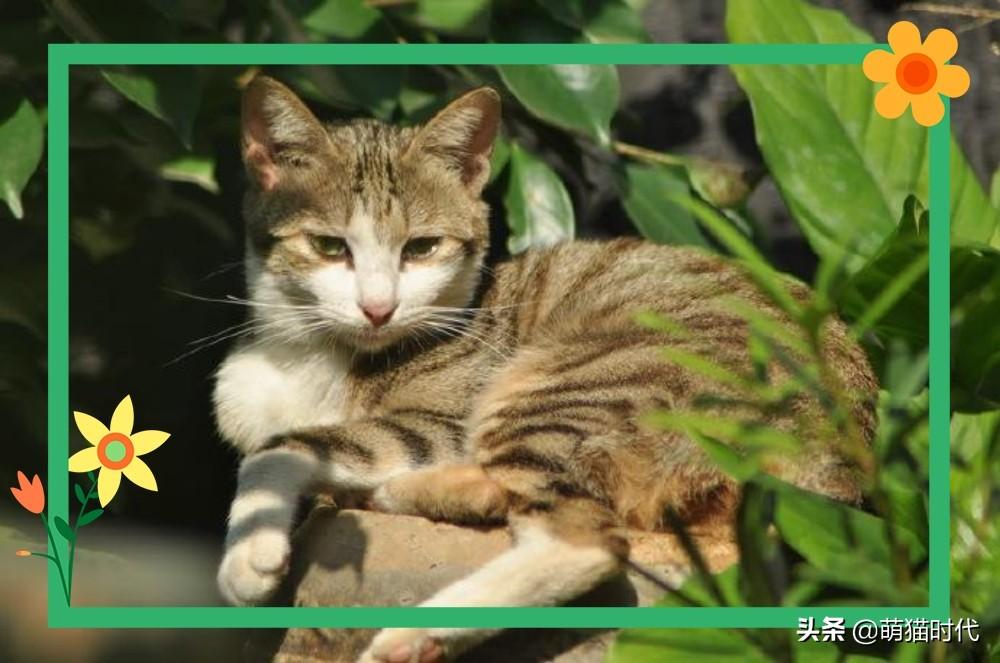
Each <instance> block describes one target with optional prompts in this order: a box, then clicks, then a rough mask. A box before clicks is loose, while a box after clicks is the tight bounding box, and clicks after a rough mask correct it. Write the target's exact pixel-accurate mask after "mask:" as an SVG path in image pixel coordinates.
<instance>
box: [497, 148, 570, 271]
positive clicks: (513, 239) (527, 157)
mask: <svg viewBox="0 0 1000 663" xmlns="http://www.w3.org/2000/svg"><path fill="white" fill-rule="evenodd" d="M503 202H504V207H506V209H507V224H508V225H509V226H510V232H511V234H510V238H509V239H508V240H507V247H508V248H509V249H510V252H511V253H521V252H522V251H525V250H527V249H529V248H536V247H542V246H550V245H552V244H557V243H559V242H562V241H565V240H569V239H573V234H574V227H575V225H576V224H575V219H574V217H573V204H572V202H571V201H570V198H569V193H568V192H567V191H566V187H565V186H563V183H562V180H560V179H559V176H558V175H557V174H556V173H555V171H553V170H552V169H551V168H549V167H548V166H547V165H546V164H545V162H544V161H542V160H541V159H539V158H538V157H536V156H535V155H533V154H531V153H530V152H528V151H527V150H525V149H524V148H523V147H521V146H520V145H519V144H517V143H512V144H511V146H510V177H509V180H508V184H507V192H506V193H505V194H504V198H503Z"/></svg>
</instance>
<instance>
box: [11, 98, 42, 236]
mask: <svg viewBox="0 0 1000 663" xmlns="http://www.w3.org/2000/svg"><path fill="white" fill-rule="evenodd" d="M0 99H2V101H0V199H2V200H3V201H4V202H6V203H7V207H9V208H10V212H11V214H13V215H14V217H15V218H17V219H20V218H23V217H24V207H23V206H22V205H21V192H22V191H24V187H25V186H26V185H27V184H28V180H29V179H31V175H32V173H34V172H35V169H36V168H37V167H38V162H39V161H41V159H42V147H43V143H44V137H43V135H42V133H43V132H42V122H41V120H40V119H39V117H38V113H37V112H35V109H34V107H33V106H32V105H31V103H30V102H29V101H28V100H27V99H25V98H24V97H20V96H17V95H15V94H13V93H12V92H11V91H10V90H7V89H0Z"/></svg>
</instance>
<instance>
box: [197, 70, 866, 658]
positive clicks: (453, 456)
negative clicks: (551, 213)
mask: <svg viewBox="0 0 1000 663" xmlns="http://www.w3.org/2000/svg"><path fill="white" fill-rule="evenodd" d="M497 116H498V103H497V98H496V95H495V94H494V93H493V92H492V91H489V90H479V91H475V92H472V93H470V94H468V95H466V96H465V97H462V98H461V99H459V100H458V101H457V102H455V103H454V104H453V105H452V106H450V107H449V108H448V109H446V110H445V111H442V113H441V114H440V115H438V116H437V118H435V120H433V121H432V122H431V123H430V125H429V126H428V127H426V128H424V129H423V130H421V131H414V130H411V129H396V128H393V127H387V126H384V125H381V124H377V123H372V122H360V123H354V124H348V125H342V126H336V127H322V128H321V127H320V125H319V124H318V123H316V122H315V121H314V120H313V119H312V116H311V115H309V114H308V111H307V110H305V107H304V106H302V104H301V102H299V101H298V100H297V99H296V98H295V97H294V95H292V94H291V92H289V91H288V90H287V89H285V88H284V87H283V86H280V85H279V84H277V83H275V82H273V81H270V80H268V79H257V80H256V81H254V82H253V83H252V84H251V86H250V89H249V90H248V92H247V94H246V101H245V107H244V155H245V160H246V161H247V165H248V169H249V171H250V173H251V175H252V176H253V177H252V179H253V184H254V186H252V187H251V192H250V194H248V204H247V217H248V228H249V233H248V234H249V237H250V242H249V244H250V246H249V248H248V267H249V273H250V291H251V295H252V299H253V300H254V301H255V302H258V303H259V306H258V307H257V309H256V310H255V312H254V315H255V316H257V317H258V318H259V319H260V320H261V321H262V322H261V325H262V331H261V332H260V333H259V334H258V337H257V339H256V340H253V339H252V340H250V341H249V342H245V343H244V344H242V345H241V346H240V347H238V348H237V349H236V350H234V352H233V353H232V355H231V356H230V358H229V359H227V361H226V363H225V364H224V366H223V367H222V368H221V369H220V373H219V384H218V388H217V393H216V407H217V415H218V419H219V425H220V430H221V431H222V433H223V435H224V436H225V437H226V438H227V439H229V440H230V441H231V442H233V443H234V444H236V445H237V446H238V447H239V448H240V449H241V450H242V451H243V452H244V453H245V454H246V458H245V459H244V460H243V462H242V465H241V469H240V476H239V489H238V494H237V496H236V499H235V501H234V504H233V508H232V513H231V516H230V533H229V537H228V540H227V553H226V556H225V559H224V561H223V564H222V566H221V568H220V573H219V579H220V586H221V587H222V590H223V592H224V594H225V595H226V596H227V598H228V599H230V600H231V601H233V602H236V603H252V602H256V601H260V600H262V599H265V598H267V596H268V595H269V593H270V592H271V591H272V590H273V589H274V588H275V586H276V585H277V583H278V581H279V580H280V577H281V574H282V572H283V569H284V568H285V564H286V562H287V557H288V554H289V547H288V546H289V543H288V540H289V539H288V534H289V531H290V529H291V527H292V525H293V518H294V510H295V506H296V503H297V501H298V499H299V498H300V497H302V496H304V495H308V494H309V493H311V492H315V491H332V492H333V493H334V494H346V493H356V492H360V493H363V494H368V495H370V496H371V499H372V500H373V501H374V503H375V505H376V506H378V507H379V508H382V509H385V510H389V511H394V512H400V513H409V514H417V515H424V516H427V517H430V518H436V519H443V520H449V521H454V522H460V523H484V522H497V523H508V524H509V526H510V527H511V528H512V529H513V532H514V535H515V540H516V542H517V543H516V545H515V547H514V548H513V549H512V550H511V551H510V552H509V553H507V554H505V555H503V556H501V557H500V558H498V559H496V560H494V561H493V562H491V563H489V564H488V565H487V566H486V567H484V568H483V569H481V570H480V571H478V572H476V573H475V574H473V575H472V576H470V577H469V578H467V579H465V580H463V581H461V582H460V583H458V584H457V585H455V586H452V587H449V588H446V589H444V590H443V591H442V592H440V593H439V594H438V595H437V596H435V597H433V598H431V599H430V600H429V601H427V603H426V604H427V605H455V606H463V605H469V606H476V605H543V604H554V603H559V602H563V601H566V600H568V599H571V598H573V597H574V596H576V595H578V594H580V593H582V592H584V591H585V590H587V589H589V588H590V587H592V586H593V585H595V584H596V583H598V582H600V581H601V580H603V579H605V578H606V577H608V576H609V575H611V574H614V573H616V572H618V571H619V570H620V568H621V564H622V562H623V561H624V560H625V559H626V558H627V556H628V545H627V541H626V538H625V536H624V531H625V529H626V528H637V529H643V530H658V529H663V528H664V527H665V526H666V522H665V514H666V513H667V512H668V511H671V512H673V513H674V514H676V515H677V516H678V517H679V518H680V519H681V520H682V521H683V522H684V523H685V524H686V525H687V526H688V527H689V528H691V529H692V530H695V531H700V532H702V533H703V534H707V535H709V536H711V535H713V534H714V535H716V536H718V537H720V538H727V537H729V536H730V525H731V521H732V517H733V514H734V512H735V508H736V505H737V503H738V499H739V496H738V494H737V491H736V487H735V485H734V483H733V482H732V481H731V480H730V479H729V478H727V477H726V476H725V475H724V474H722V473H721V472H720V471H719V470H718V469H716V467H715V466H714V465H713V463H711V462H710V461H709V460H708V459H707V458H706V456H705V455H704V453H703V452H702V451H701V450H700V449H699V447H698V446H697V445H696V444H695V443H693V442H692V441H691V440H690V439H688V438H686V437H685V436H684V435H681V434H679V433H670V432H663V431H655V430H651V429H648V428H645V427H643V426H642V425H640V424H639V422H638V421H637V419H638V418H639V417H640V416H641V415H642V414H643V413H645V412H648V411H650V410H653V409H656V408H668V409H681V408H685V407H687V406H689V405H690V404H691V403H692V400H693V399H694V398H696V397H697V396H698V395H700V394H704V393H711V392H714V393H718V392H719V385H718V384H714V383H710V382H709V381H708V380H707V379H706V378H704V377H702V376H700V375H699V374H697V373H695V372H692V371H690V370H686V369H684V368H682V367H680V366H678V365H675V364H671V363H669V362H667V361H665V360H664V358H663V356H662V354H661V353H660V351H659V348H661V347H662V346H663V345H664V344H665V343H666V342H668V341H669V343H670V344H671V345H672V346H673V347H676V348H679V349H682V350H685V351H688V352H691V353H696V354H701V355H705V356H707V357H710V358H712V359H713V360H714V361H717V362H720V363H722V364H724V365H729V366H732V367H734V368H737V369H740V370H743V369H745V368H746V367H747V366H748V363H749V360H748V354H747V352H748V351H747V327H746V324H745V323H744V322H743V319H742V318H741V317H740V316H739V315H737V314H735V313H733V312H732V306H731V305H730V302H731V301H732V299H733V298H736V299H739V300H742V301H743V302H744V303H746V304H749V305H751V306H753V307H756V308H757V309H759V310H760V311H762V312H765V313H768V314H769V315H771V316H773V317H775V318H777V319H782V315H781V314H780V313H779V312H778V311H777V310H775V309H774V307H773V306H772V305H771V304H770V303H769V300H768V299H767V298H766V297H764V296H763V295H762V294H761V293H760V292H759V291H758V290H757V288H756V287H755V286H754V285H753V284H752V282H751V281H750V280H749V279H748V278H747V277H746V275H745V274H744V273H743V271H742V270H741V268H740V267H738V266H736V265H734V264H732V263H729V262H726V261H724V260H721V259H719V258H718V257H715V256H712V255H709V254H707V253H705V252H702V251H698V250H694V249H684V248H671V247H665V246H655V245H652V244H649V243H646V242H642V241H639V240H634V239H621V240H616V241H612V242H606V243H598V242H573V243H567V244H563V245H559V246H555V247H552V248H549V249H545V250H537V251H532V252H529V253H527V254H525V255H523V256H520V257H518V258H515V259H513V260H511V261H509V262H506V263H503V264H501V265H498V266H496V267H495V268H494V269H489V270H485V272H484V273H485V280H484V281H483V282H481V283H480V280H479V279H480V273H481V265H482V260H483V256H484V254H485V250H486V243H487V238H488V229H487V227H486V219H487V210H486V208H485V205H484V204H483V203H482V202H481V200H480V199H479V194H480V191H481V188H482V186H483V184H484V182H485V179H486V176H487V174H488V166H487V165H486V158H487V157H488V155H489V150H490V146H491V144H492V139H493V136H494V133H495V130H496V122H497ZM283 132H284V133H283ZM304 210H308V212H305V211H304ZM310 224H312V225H310ZM324 224H326V225H325V226H324ZM317 225H319V226H320V227H319V228H318V229H317V227H316V226H317ZM323 228H326V230H323ZM414 228H423V230H414ZM428 229H430V230H428ZM316 232H329V233H331V234H335V235H338V236H345V237H348V238H355V239H351V247H352V253H351V254H350V256H349V259H350V260H352V261H353V264H344V265H343V266H342V269H341V267H337V269H338V270H340V271H336V272H335V277H336V278H337V279H340V280H344V279H356V280H357V282H356V288H354V290H352V292H355V291H356V294H357V297H358V304H357V306H361V307H363V306H366V305H367V304H366V300H365V298H366V297H369V296H370V292H371V288H375V290H377V287H376V286H371V284H366V283H365V282H364V279H365V278H368V277H367V276H366V275H365V274H363V273H361V272H363V271H364V269H366V268H364V267H363V266H362V262H363V260H362V257H361V255H357V256H355V255H354V253H353V249H354V247H355V246H358V248H359V251H358V253H359V254H360V252H361V251H362V250H363V249H362V248H361V247H362V245H363V243H364V235H365V233H368V234H369V235H370V236H369V238H368V239H369V241H374V242H375V243H376V244H378V245H379V246H395V247H397V248H396V249H394V250H396V251H397V252H396V253H395V255H397V256H398V255H399V253H398V247H399V246H401V245H403V244H405V242H406V241H407V237H412V236H426V234H427V233H428V232H432V233H433V234H434V236H435V237H443V238H444V239H443V240H442V241H441V242H440V244H439V248H438V249H437V251H436V252H435V254H434V255H433V256H432V257H431V258H429V261H428V262H427V263H421V264H413V265H403V264H402V263H400V265H398V266H397V271H396V272H394V273H393V274H394V275H390V277H389V278H395V279H396V282H395V286H394V288H395V290H394V291H393V292H394V293H395V294H394V296H395V298H396V300H397V303H398V307H399V308H398V309H397V310H398V314H395V313H391V315H398V318H399V320H400V322H399V328H398V329H392V328H391V324H390V325H387V326H388V327H390V329H387V330H386V331H385V332H384V334H383V333H382V332H378V331H377V330H371V329H367V328H362V327H360V326H359V325H361V324H363V323H356V322H345V321H344V320H343V319H341V318H336V319H334V320H332V321H330V320H327V322H329V324H328V325H324V324H323V319H322V317H321V318H320V320H319V322H317V321H316V320H314V319H313V318H312V317H306V318H302V317H298V318H294V319H293V320H292V321H291V322H290V323H289V325H290V326H289V325H286V324H285V323H286V322H288V321H287V320H286V321H285V322H283V321H282V315H283V314H284V313H286V312H287V311H292V312H293V313H294V314H295V315H299V314H302V315H305V313H303V312H304V311H307V310H308V309H309V307H312V308H313V309H316V308H322V306H323V305H324V300H323V296H324V295H323V294H322V292H319V294H317V292H318V291H317V290H316V289H317V288H318V287H319V286H317V285H316V283H317V282H316V281H315V280H311V279H313V277H312V276H309V277H308V278H307V277H306V275H313V274H315V273H319V272H322V270H324V269H332V268H331V267H329V265H327V263H326V262H325V261H324V260H325V259H324V257H323V256H317V254H316V252H315V251H313V250H312V249H310V247H309V246H307V245H306V243H305V241H304V240H302V239H301V237H299V236H300V235H301V236H308V235H309V233H316ZM373 237H374V239H373ZM357 238H360V239H357ZM397 262H398V261H397ZM435 265H437V266H435ZM445 265H449V266H448V267H447V270H446V268H445ZM372 269H374V268H372ZM435 270H438V271H437V272H436V271H435ZM441 270H446V271H447V276H448V278H444V277H442V276H441V273H444V272H442V271H441ZM390 271H391V270H390ZM439 272H441V273H439ZM407 279H409V280H410V281H412V282H419V283H420V284H421V285H420V286H419V287H418V286H417V285H412V284H411V285H410V286H407V282H408V281H407ZM425 282H428V283H430V282H433V283H434V284H436V285H435V287H436V288H437V289H436V290H435V291H434V293H432V294H433V297H432V299H431V300H430V303H426V302H423V303H422V308H421V306H414V307H412V311H411V313H409V314H408V313H407V311H406V308H405V305H406V288H407V287H410V288H411V290H412V292H413V293H418V294H414V295H413V296H414V297H418V296H421V297H423V296H426V292H425V291H426V290H427V287H426V286H425V285H423V284H424V283H425ZM788 287H789V289H790V290H791V292H792V294H793V295H794V296H797V297H800V298H801V297H804V296H806V294H807V292H806V290H805V288H804V287H803V286H799V285H795V284H789V286H788ZM419 293H423V294H419ZM383 295H384V293H383ZM331 296H333V295H331ZM351 296H354V295H351ZM437 304H441V306H440V307H438V308H435V306H436V305H437ZM350 305H351V306H353V305H354V303H353V302H350ZM283 307H284V308H283ZM294 307H300V308H294ZM446 307H450V308H446ZM424 309H428V310H424ZM430 309H433V310H430ZM640 310H648V311H655V312H659V313H662V314H664V315H666V316H668V317H669V318H671V319H672V320H674V321H676V322H677V323H680V325H682V326H683V327H684V328H686V329H687V330H688V332H689V333H687V334H681V335H674V336H671V337H669V339H668V338H667V337H665V336H664V335H663V334H662V333H658V332H654V331H651V330H648V329H645V328H642V327H640V326H638V325H637V324H636V323H635V321H634V315H635V313H636V312H637V311H640ZM313 314H315V311H313ZM407 315H410V317H409V318H407V317H406V316H407ZM421 316H423V317H421ZM355 317H357V316H355ZM394 319H395V318H394ZM352 320H353V318H352ZM296 324H298V325H300V326H302V327H303V328H306V329H307V332H304V333H302V334H295V333H294V329H295V325H296ZM275 328H278V329H279V331H281V332H282V333H281V334H278V337H277V338H276V337H275V335H274V334H273V333H268V332H269V331H273V330H274V329H275ZM825 352H826V353H827V354H828V356H829V358H830V364H831V365H832V366H835V367H836V368H837V370H838V372H839V377H840V379H841V380H842V381H843V384H844V386H845V388H846V389H847V390H850V392H851V393H852V394H854V395H855V396H856V403H857V406H856V408H855V411H854V416H855V418H856V419H857V423H858V424H859V425H860V427H861V429H862V430H863V431H864V435H865V436H866V437H869V438H870V436H871V434H872V431H873V429H874V426H875V421H874V414H873V409H872V402H873V396H874V394H875V393H876V389H877V387H876V384H875V381H874V378H873V376H872V373H871V370H870V369H869V367H868V364H867V362H866V359H865V357H864V354H863V352H862V351H861V349H860V348H859V347H858V346H857V345H856V344H855V343H854V342H853V341H851V340H850V339H849V337H848V335H847V333H846V330H845V328H844V326H843V325H841V324H840V323H839V322H835V321H834V322H831V323H829V324H828V326H827V328H826V332H825ZM771 370H772V376H773V377H774V379H776V380H780V379H781V378H782V375H783V373H782V368H781V366H780V365H777V364H775V365H774V366H772V367H771ZM719 407H720V413H721V412H723V406H721V405H720V406H719ZM727 412H729V411H728V410H727ZM821 412H822V411H821V410H820V408H819V407H818V405H817V404H816V403H815V402H812V401H810V400H809V399H807V398H802V399H799V400H797V401H795V403H794V404H793V406H792V407H790V408H789V409H788V410H787V411H784V412H780V413H775V414H774V415H773V416H772V418H771V419H770V420H769V421H768V422H766V423H768V424H770V425H774V426H777V427H780V428H786V429H793V428H794V429H795V430H797V431H798V430H799V428H798V427H797V426H799V424H800V422H801V420H802V419H803V418H809V417H817V416H822V415H821ZM767 469H768V470H769V471H771V472H773V473H774V474H776V475H778V476H780V477H782V478H784V479H786V480H788V481H790V482H792V483H795V484H797V485H799V486H802V487H804V488H807V489H810V490H814V491H816V492H819V493H823V494H825V495H829V496H832V497H835V498H838V499H842V500H846V501H850V502H857V501H858V500H859V499H860V497H861V494H860V488H859V480H858V471H857V468H855V467H854V466H852V464H851V463H850V462H848V460H847V459H846V457H845V455H844V454H843V453H841V452H840V450H838V448H837V443H836V441H835V440H830V439H814V440H811V442H810V443H809V444H808V445H807V446H806V447H805V448H804V449H803V450H802V451H801V453H799V454H790V455H782V456H776V457H774V458H771V459H770V461H769V464H768V466H767ZM488 634H489V633H488V632H487V631H476V630H454V629H428V630H421V629H394V630H387V631H383V632H382V633H381V634H380V635H379V636H378V637H377V638H376V639H375V641H374V642H373V644H372V646H371V648H370V649H369V651H368V652H367V653H366V654H365V660H371V661H374V660H379V661H406V660H411V658H412V660H420V661H431V660H435V659H436V658H438V657H441V656H446V655H453V654H455V653H458V652H460V651H461V650H463V649H465V648H467V647H469V646H471V645H472V644H474V643H475V642H477V641H479V640H481V639H482V638H483V637H486V636H487V635H488Z"/></svg>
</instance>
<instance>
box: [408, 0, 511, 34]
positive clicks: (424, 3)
mask: <svg viewBox="0 0 1000 663" xmlns="http://www.w3.org/2000/svg"><path fill="white" fill-rule="evenodd" d="M491 4H492V3H491V0H416V2H412V3H402V4H399V5H391V9H392V11H393V13H394V14H396V15H398V16H400V17H402V18H404V19H405V20H407V21H410V22H411V23H414V24H416V25H418V26H420V27H422V28H429V29H430V30H434V31H437V32H444V33H448V34H452V35H458V36H462V37H484V36H486V34H487V33H488V31H489V25H490V5H491Z"/></svg>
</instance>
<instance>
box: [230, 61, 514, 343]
mask: <svg viewBox="0 0 1000 663" xmlns="http://www.w3.org/2000/svg"><path fill="white" fill-rule="evenodd" d="M499 122H500V99H499V96H498V95H497V93H496V92H494V91H493V90H491V89H489V88H480V89H477V90H473V91H471V92H468V93H467V94H465V95H463V96H461V97H459V98H458V99H456V100H455V101H453V102H452V103H451V104H450V105H449V106H447V107H446V108H445V109H444V110H442V111H440V112H439V113H438V114H437V115H436V116H434V118H432V119H431V120H430V121H429V122H428V123H427V124H426V125H424V126H422V127H413V128H401V127H396V126H391V125H386V124H382V123H380V122H376V121H374V120H356V121H353V122H347V123H341V124H332V125H324V124H322V123H321V122H320V121H319V120H317V119H316V117H315V116H314V115H313V114H312V113H311V112H310V111H309V109H308V108H307V107H306V105H305V104H304V103H303V102H302V101H301V100H300V99H299V98H298V97H296V96H295V94H294V93H293V92H292V91H291V90H289V89H288V88H286V87H285V86H284V85H282V84H281V83H278V82H277V81H275V80H273V79H270V78H267V77H263V76H259V77H257V78H255V79H254V80H253V81H252V82H251V83H250V84H249V85H248V86H247V88H246V90H245V92H244V95H243V112H242V151H243V162H244V164H245V165H246V169H247V173H248V175H249V186H248V191H247V194H246V199H245V201H244V215H245V217H246V221H247V238H248V242H247V261H246V262H247V278H248V288H249V291H250V297H251V299H253V300H254V302H255V314H256V316H257V319H258V321H259V322H260V330H261V331H260V333H261V336H262V337H267V336H269V335H273V337H275V338H287V339H297V340H309V339H310V338H316V339H324V338H325V339H330V338H334V339H337V340H338V341H340V342H341V343H346V344H349V345H353V346H355V347H357V348H360V349H363V350H368V351H375V350H379V349H382V348H385V347H387V346H389V345H392V344H393V343H395V342H397V341H399V340H400V339H402V338H405V337H408V336H415V335H419V334H421V333H423V331H424V330H427V329H429V328H430V325H431V324H432V323H433V324H438V325H445V326H447V325H448V324H453V323H454V320H455V319H456V315H457V311H455V310H450V311H449V310H448V309H458V308H461V307H464V306H467V305H468V304H469V302H470V301H471V299H472V297H473V295H474V292H475V289H476V286H477V285H478V281H479V275H480V268H481V266H482V261H483V258H484V256H485V254H486V251H487V248H488V240H489V228H488V208H487V206H486V204H485V203H484V202H483V201H482V199H481V193H482V189H483V186H485V184H486V181H487V179H488V178H489V158H490V154H491V152H492V149H493V140H494V138H495V137H496V132H497V128H498V125H499ZM449 321H450V322H449Z"/></svg>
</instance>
